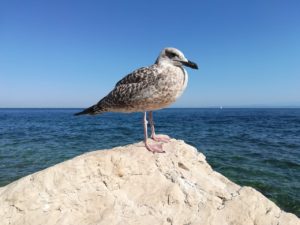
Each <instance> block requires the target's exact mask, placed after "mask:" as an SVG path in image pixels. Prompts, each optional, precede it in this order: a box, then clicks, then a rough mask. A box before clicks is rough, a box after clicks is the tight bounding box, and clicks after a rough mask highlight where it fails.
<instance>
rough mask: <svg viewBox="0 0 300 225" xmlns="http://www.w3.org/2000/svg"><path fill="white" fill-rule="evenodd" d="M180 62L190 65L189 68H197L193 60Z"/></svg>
mask: <svg viewBox="0 0 300 225" xmlns="http://www.w3.org/2000/svg"><path fill="white" fill-rule="evenodd" d="M181 62H182V64H183V65H185V66H188V67H191V68H193V69H196V70H197V69H198V66H197V64H196V63H194V62H192V61H190V60H187V61H181Z"/></svg>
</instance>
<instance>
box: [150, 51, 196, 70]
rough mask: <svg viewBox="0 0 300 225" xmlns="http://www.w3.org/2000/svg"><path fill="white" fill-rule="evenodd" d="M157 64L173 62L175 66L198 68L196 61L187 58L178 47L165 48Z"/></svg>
mask: <svg viewBox="0 0 300 225" xmlns="http://www.w3.org/2000/svg"><path fill="white" fill-rule="evenodd" d="M155 63H156V64H171V65H174V66H180V67H182V66H188V67H191V68H193V69H198V66H197V64H196V63H194V62H192V61H190V60H188V59H187V58H185V56H184V55H183V53H182V52H181V51H179V50H178V49H176V48H165V49H163V50H162V51H161V52H160V54H159V56H158V58H157V59H156V62H155Z"/></svg>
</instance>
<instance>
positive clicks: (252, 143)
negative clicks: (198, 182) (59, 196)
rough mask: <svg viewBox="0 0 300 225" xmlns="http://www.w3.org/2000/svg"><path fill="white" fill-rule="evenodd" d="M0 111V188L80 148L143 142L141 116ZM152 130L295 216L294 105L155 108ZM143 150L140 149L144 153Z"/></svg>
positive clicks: (299, 208) (297, 135)
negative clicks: (191, 150)
mask: <svg viewBox="0 0 300 225" xmlns="http://www.w3.org/2000/svg"><path fill="white" fill-rule="evenodd" d="M80 110H81V109H0V187H1V186H4V185H7V184H9V183H11V182H12V181H14V180H17V179H19V178H21V177H23V176H26V175H28V174H31V173H33V172H36V171H39V170H42V169H44V168H47V167H49V166H51V165H54V164H57V163H60V162H63V161H65V160H67V159H70V158H72V157H74V156H77V155H80V154H82V153H85V152H88V151H93V150H98V149H108V148H112V147H116V146H120V145H126V144H130V143H135V142H139V141H141V140H143V127H142V116H143V115H142V113H131V114H120V113H106V114H102V115H99V116H80V117H75V116H73V114H74V113H75V112H78V111H80ZM154 120H155V124H156V130H157V133H163V134H167V135H169V136H171V137H173V138H176V139H181V140H184V141H185V142H186V143H188V144H190V145H193V146H195V147H196V148H197V149H198V150H199V151H200V152H202V153H204V154H205V156H206V158H207V161H208V162H209V163H210V165H211V166H212V167H213V168H214V169H215V170H216V171H218V172H220V173H222V174H223V175H225V176H226V177H228V178H229V179H231V180H232V181H234V182H236V183H238V184H239V185H247V186H251V187H253V188H255V189H257V190H259V191H260V192H262V193H263V194H264V195H265V196H267V197H268V198H269V199H271V200H272V201H273V202H275V203H276V204H277V205H278V206H279V207H281V208H282V209H283V210H285V211H287V212H291V213H294V214H296V215H297V216H298V217H300V109H291V108H285V109H279V108H276V109H274V108H268V109H262V108H258V109H247V108H223V109H220V108H211V109H204V108H199V109H194V108H193V109H182V108H180V109H175V108H173V109H163V110H159V111H156V112H154ZM145 151H146V150H145Z"/></svg>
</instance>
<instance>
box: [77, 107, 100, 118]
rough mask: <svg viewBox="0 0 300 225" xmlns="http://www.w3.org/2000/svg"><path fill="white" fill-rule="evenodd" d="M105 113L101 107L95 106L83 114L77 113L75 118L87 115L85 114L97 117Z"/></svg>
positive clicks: (82, 112) (85, 110)
mask: <svg viewBox="0 0 300 225" xmlns="http://www.w3.org/2000/svg"><path fill="white" fill-rule="evenodd" d="M103 112H104V110H103V108H102V107H101V106H99V105H93V106H91V107H89V108H86V109H84V110H83V111H81V112H78V113H75V114H74V116H80V115H85V114H89V115H96V114H100V113H103Z"/></svg>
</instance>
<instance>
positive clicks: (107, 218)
mask: <svg viewBox="0 0 300 225" xmlns="http://www.w3.org/2000/svg"><path fill="white" fill-rule="evenodd" d="M143 146H144V145H143V143H137V144H133V145H128V146H124V147H118V148H114V149H111V150H101V151H95V152H90V153H86V154H83V155H81V156H78V157H76V158H74V159H71V160H68V161H66V162H63V163H60V164H58V165H55V166H53V167H50V168H48V169H45V170H43V171H40V172H37V173H34V174H32V175H29V176H26V177H24V178H22V179H20V180H17V181H15V182H13V183H11V184H9V185H7V186H5V187H2V188H0V224H1V225H6V224H14V225H18V224H20V225H26V224H28V225H29V224H30V225H36V224H40V225H50V224H68V225H69V224H70V225H71V224H72V225H76V224H78V225H79V224H80V225H85V224H87V225H94V224H105V225H107V224H120V225H121V224H137V225H147V224H149V225H154V224H166V225H172V224H173V225H177V224H178V225H184V224H185V225H192V224H195V225H201V224H203V225H204V224H205V225H214V224H215V225H250V224H251V225H263V224H265V225H299V224H300V220H299V218H298V217H296V216H295V215H293V214H290V213H286V212H284V211H282V210H281V209H280V208H278V207H277V206H276V205H275V204H274V203H273V202H271V201H270V200H268V199H267V198H266V197H264V196H263V195H262V194H261V193H259V192H258V191H256V190H254V189H253V188H250V187H240V186H239V185H237V184H235V183H233V182H231V181H230V180H228V179H227V178H226V177H224V176H222V175H221V174H219V173H217V172H215V171H213V170H212V168H211V167H210V165H209V164H208V163H207V162H206V161H205V156H204V155H203V154H201V153H198V152H197V150H196V149H195V148H194V147H192V146H190V145H187V144H185V143H184V142H183V141H177V140H172V141H171V142H170V143H168V144H164V149H165V150H166V153H165V154H152V153H150V152H148V151H146V150H145V148H144V147H143Z"/></svg>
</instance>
